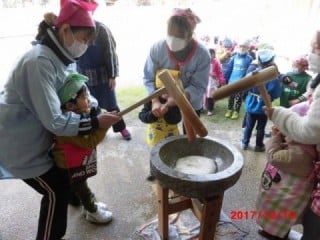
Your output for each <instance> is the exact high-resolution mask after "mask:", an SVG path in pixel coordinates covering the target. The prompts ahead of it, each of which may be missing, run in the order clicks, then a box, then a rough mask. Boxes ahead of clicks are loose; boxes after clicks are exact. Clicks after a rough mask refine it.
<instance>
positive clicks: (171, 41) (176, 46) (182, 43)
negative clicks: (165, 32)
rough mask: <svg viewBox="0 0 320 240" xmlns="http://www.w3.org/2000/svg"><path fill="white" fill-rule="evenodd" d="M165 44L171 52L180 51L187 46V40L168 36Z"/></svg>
mask: <svg viewBox="0 0 320 240" xmlns="http://www.w3.org/2000/svg"><path fill="white" fill-rule="evenodd" d="M166 42H167V44H168V47H169V49H170V50H171V51H172V52H177V51H180V50H182V49H184V48H185V47H186V46H187V40H185V39H183V38H177V37H173V36H168V37H167V40H166Z"/></svg>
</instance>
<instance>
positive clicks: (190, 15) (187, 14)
mask: <svg viewBox="0 0 320 240" xmlns="http://www.w3.org/2000/svg"><path fill="white" fill-rule="evenodd" d="M171 16H179V17H184V18H186V19H187V21H188V23H189V24H190V25H191V27H192V28H195V26H196V25H197V24H198V23H200V22H201V20H200V18H199V17H198V16H197V15H196V14H194V12H193V11H192V10H191V9H190V8H174V9H173V11H172V15H171Z"/></svg>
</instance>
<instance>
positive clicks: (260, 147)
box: [254, 146, 266, 152]
mask: <svg viewBox="0 0 320 240" xmlns="http://www.w3.org/2000/svg"><path fill="white" fill-rule="evenodd" d="M265 150H266V148H265V147H264V146H255V148H254V151H255V152H264V151H265Z"/></svg>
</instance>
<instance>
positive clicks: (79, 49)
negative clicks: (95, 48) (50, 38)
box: [65, 33, 88, 58]
mask: <svg viewBox="0 0 320 240" xmlns="http://www.w3.org/2000/svg"><path fill="white" fill-rule="evenodd" d="M72 38H73V43H72V44H71V46H66V45H65V48H66V49H67V51H68V52H69V53H70V54H71V55H72V57H74V58H78V57H80V56H81V55H83V54H84V53H85V52H86V51H87V48H88V45H87V44H85V43H82V42H80V41H78V40H77V39H75V37H74V36H73V33H72Z"/></svg>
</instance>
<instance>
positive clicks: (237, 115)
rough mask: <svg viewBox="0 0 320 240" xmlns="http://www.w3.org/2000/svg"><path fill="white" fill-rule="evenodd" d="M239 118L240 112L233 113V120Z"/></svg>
mask: <svg viewBox="0 0 320 240" xmlns="http://www.w3.org/2000/svg"><path fill="white" fill-rule="evenodd" d="M238 118H239V113H238V112H233V113H232V116H231V119H233V120H236V119H238Z"/></svg>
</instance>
